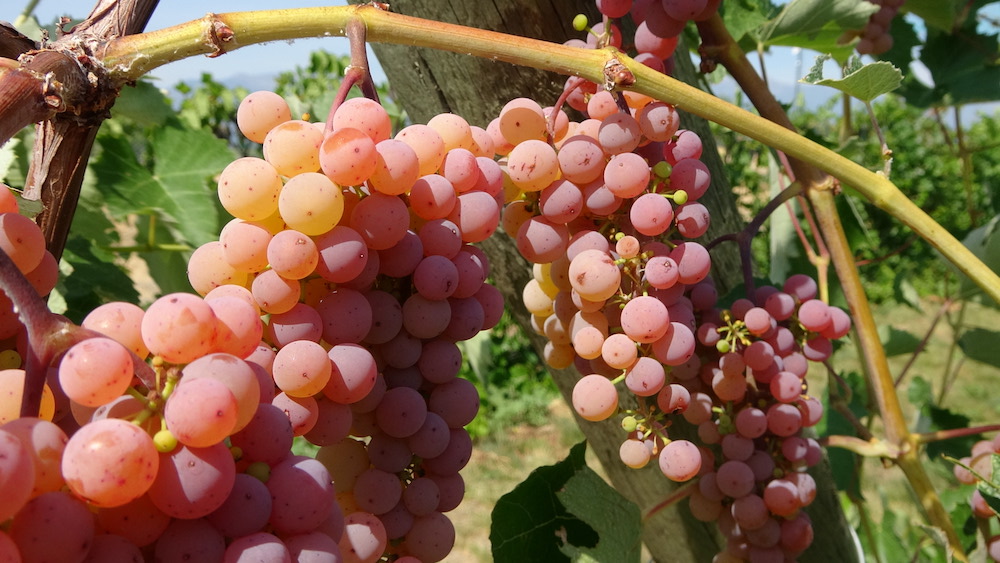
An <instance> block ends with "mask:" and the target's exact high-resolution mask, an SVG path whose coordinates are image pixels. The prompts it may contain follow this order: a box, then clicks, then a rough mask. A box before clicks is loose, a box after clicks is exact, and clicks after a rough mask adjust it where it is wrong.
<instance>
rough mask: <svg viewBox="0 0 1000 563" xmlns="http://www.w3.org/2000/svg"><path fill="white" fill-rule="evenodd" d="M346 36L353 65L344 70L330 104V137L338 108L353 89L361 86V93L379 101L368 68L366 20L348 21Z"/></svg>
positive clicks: (354, 19) (328, 125)
mask: <svg viewBox="0 0 1000 563" xmlns="http://www.w3.org/2000/svg"><path fill="white" fill-rule="evenodd" d="M346 34H347V38H348V39H349V40H350V42H351V64H350V65H348V66H347V68H346V69H344V78H343V79H342V80H341V81H340V88H339V89H338V90H337V95H336V96H334V98H333V103H331V104H330V113H329V114H328V115H327V117H326V128H325V130H324V135H329V134H330V133H332V132H333V115H334V114H335V113H337V108H339V107H340V105H341V104H343V103H344V100H346V99H347V95H348V94H349V93H350V91H351V88H353V87H354V86H355V85H358V86H360V88H361V92H362V93H363V94H364V95H365V97H366V98H368V99H371V100H374V101H376V102H378V101H379V99H378V92H377V91H376V90H375V82H374V80H373V79H372V74H371V71H370V70H369V66H368V50H367V48H366V45H367V42H366V39H365V36H366V35H367V30H366V29H365V22H364V20H362V19H360V18H352V19H350V20H348V21H347V26H346ZM380 103H381V102H380Z"/></svg>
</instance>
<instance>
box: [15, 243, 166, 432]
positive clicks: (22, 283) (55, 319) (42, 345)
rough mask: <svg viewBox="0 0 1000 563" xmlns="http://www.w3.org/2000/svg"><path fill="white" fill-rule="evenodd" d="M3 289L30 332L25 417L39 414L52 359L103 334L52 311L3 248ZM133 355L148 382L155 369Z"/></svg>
mask: <svg viewBox="0 0 1000 563" xmlns="http://www.w3.org/2000/svg"><path fill="white" fill-rule="evenodd" d="M0 291H3V293H5V294H6V295H7V297H8V298H9V299H10V300H11V302H12V303H13V304H14V311H15V312H16V313H17V316H18V320H20V321H21V324H23V325H24V328H25V330H26V331H27V335H28V346H27V349H26V350H25V358H24V372H25V373H24V391H23V393H22V395H21V411H20V416H22V417H26V416H27V417H35V416H38V413H39V408H40V406H41V403H42V390H43V388H44V387H45V378H46V375H47V372H48V369H49V366H50V365H51V364H52V362H53V360H55V359H57V358H59V357H60V356H61V355H62V354H63V352H65V351H66V350H67V349H68V348H69V347H70V346H72V345H74V344H76V343H77V342H82V341H84V340H87V339H88V338H94V337H98V336H103V335H102V334H100V333H98V332H96V331H93V330H89V329H86V328H82V327H79V326H76V325H75V324H73V323H72V322H70V320H69V319H67V318H66V317H63V316H62V315H57V314H55V313H53V312H52V311H49V308H48V305H46V304H45V301H44V300H42V298H41V296H39V295H38V292H36V291H35V288H34V287H33V286H32V285H31V282H29V281H28V280H27V278H25V277H24V274H22V273H21V271H20V270H19V269H18V268H17V265H15V264H14V261H13V260H11V259H10V256H8V255H7V253H6V252H4V251H3V250H2V249H0ZM131 354H132V364H133V366H134V369H135V375H136V376H137V377H139V379H140V380H142V381H143V383H144V384H146V385H148V384H149V382H150V381H152V370H150V369H149V366H148V365H146V363H145V362H144V361H143V360H142V359H141V358H139V357H138V356H136V355H135V353H134V352H131Z"/></svg>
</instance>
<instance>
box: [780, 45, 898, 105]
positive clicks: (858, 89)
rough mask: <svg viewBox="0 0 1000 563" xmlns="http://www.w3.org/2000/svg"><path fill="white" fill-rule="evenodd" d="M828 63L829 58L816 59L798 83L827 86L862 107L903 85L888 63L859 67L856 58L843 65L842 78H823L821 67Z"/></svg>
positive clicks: (822, 56) (879, 62)
mask: <svg viewBox="0 0 1000 563" xmlns="http://www.w3.org/2000/svg"><path fill="white" fill-rule="evenodd" d="M829 59H830V55H820V56H818V57H816V63H815V64H814V65H813V67H812V69H811V70H810V71H809V74H807V75H806V76H805V77H804V78H802V79H801V80H799V82H804V83H806V84H816V85H819V86H829V87H831V88H835V89H837V90H840V91H841V92H844V93H845V94H847V95H849V96H853V97H855V98H857V99H859V100H861V101H863V102H865V103H868V102H871V101H872V100H874V99H875V98H877V97H879V96H881V95H882V94H887V93H889V92H892V91H893V90H895V89H896V88H899V85H900V84H901V83H902V82H903V73H902V72H900V70H899V69H898V68H896V67H894V66H892V64H891V63H887V62H885V61H877V62H874V63H868V64H865V65H863V64H861V59H858V58H857V57H851V59H850V60H849V61H848V62H847V66H846V67H844V77H843V78H823V63H824V62H826V61H827V60H829Z"/></svg>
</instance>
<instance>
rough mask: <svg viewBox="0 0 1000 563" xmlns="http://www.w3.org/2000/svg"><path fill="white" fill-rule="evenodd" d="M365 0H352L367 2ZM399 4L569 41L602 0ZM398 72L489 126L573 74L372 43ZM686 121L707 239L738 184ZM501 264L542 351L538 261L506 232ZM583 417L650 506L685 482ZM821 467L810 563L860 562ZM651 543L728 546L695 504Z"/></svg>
mask: <svg viewBox="0 0 1000 563" xmlns="http://www.w3.org/2000/svg"><path fill="white" fill-rule="evenodd" d="M360 1H361V0H350V2H352V3H360ZM391 8H392V10H393V11H394V12H397V13H402V14H406V15H411V16H418V17H423V18H428V19H434V20H438V21H445V22H450V23H458V24H462V25H469V26H473V27H479V28H485V29H491V30H495V31H501V32H505V33H511V34H516V35H522V36H527V37H532V38H536V39H545V40H548V41H553V42H563V41H566V40H567V39H569V38H572V37H579V36H580V34H579V33H578V32H576V31H575V30H573V29H572V27H571V25H570V23H571V22H572V19H573V16H575V15H576V14H577V13H585V14H587V15H588V17H589V18H590V21H598V20H599V14H597V12H596V9H595V5H594V3H593V2H592V1H589V0H550V1H547V2H536V1H533V0H493V1H487V2H458V3H455V2H439V1H435V0H395V1H394V2H392V3H391ZM372 48H373V50H374V51H375V54H376V56H377V57H378V60H379V62H380V63H381V65H382V68H383V69H384V70H385V72H386V75H387V77H388V79H389V87H390V91H391V93H392V95H393V97H394V100H395V101H396V102H397V103H399V104H401V105H402V106H403V107H404V108H405V109H406V111H407V113H408V114H409V116H410V117H411V118H412V119H413V120H414V121H416V122H421V123H426V122H427V120H429V119H430V118H431V117H433V116H434V115H437V114H439V113H445V112H451V113H456V114H459V115H461V116H462V117H464V118H466V119H467V120H468V121H469V122H470V123H472V124H474V125H479V126H480V127H485V126H486V125H487V124H488V123H489V122H490V120H492V119H493V118H494V117H496V116H497V115H498V114H499V112H500V109H501V108H502V107H503V105H504V104H505V103H506V102H507V101H509V100H511V99H513V98H516V97H519V96H527V97H531V98H533V99H535V100H537V101H538V102H539V103H541V104H542V105H543V106H544V105H550V104H551V103H552V102H554V101H555V100H556V99H557V98H558V96H559V93H560V92H561V91H562V87H563V84H564V83H565V80H566V77H564V76H559V75H555V74H551V73H545V72H541V71H537V70H534V69H530V68H523V67H517V66H514V65H508V64H505V63H498V62H494V61H489V60H485V59H478V58H474V57H468V56H464V55H458V54H454V53H449V52H444V51H436V50H433V49H424V48H414V47H408V46H402V45H384V44H376V45H373V46H372ZM678 54H679V55H680V56H678V57H676V58H677V59H678V61H677V71H676V73H675V76H676V77H678V78H680V79H682V80H685V81H687V82H689V83H695V81H694V77H695V69H694V67H693V66H692V64H691V61H690V58H689V56H688V54H687V52H686V51H684V50H683V49H678ZM681 119H682V127H684V128H686V129H691V130H693V131H695V132H697V133H698V135H699V136H700V137H701V139H702V141H703V143H704V152H703V155H702V160H703V161H704V162H705V164H707V165H708V167H709V169H710V170H711V171H712V187H711V189H710V190H709V191H708V193H707V194H706V195H705V196H704V197H703V198H702V199H701V200H700V201H701V202H702V203H703V204H705V205H706V206H707V207H708V208H709V209H710V211H711V213H712V225H711V229H710V230H709V232H708V234H707V235H706V236H705V237H704V240H711V239H713V238H715V237H716V236H718V235H720V234H724V233H730V232H735V231H738V230H739V229H741V228H742V226H743V221H742V220H741V219H740V217H739V215H738V213H737V211H736V207H735V199H734V197H733V195H732V193H731V191H730V188H729V185H728V179H727V178H726V176H725V172H724V169H723V166H722V161H721V159H720V157H719V152H718V150H717V148H716V145H715V141H714V139H713V137H712V135H711V133H710V131H709V127H708V123H707V122H706V121H704V120H702V119H700V118H697V117H695V116H691V115H686V114H682V116H681ZM734 246H735V245H722V246H720V247H716V249H714V250H713V252H712V261H713V278H714V279H715V281H716V286H717V287H718V289H719V292H720V294H725V293H726V292H728V290H729V289H731V288H732V287H733V286H735V285H738V284H739V283H741V281H742V277H741V274H740V262H739V256H738V254H737V252H736V249H735V248H734ZM482 247H483V248H484V250H485V251H486V252H487V254H488V255H489V257H490V261H491V264H492V268H491V269H492V272H493V273H492V283H494V284H495V285H496V286H497V287H498V288H499V289H500V291H501V292H502V293H503V295H504V298H505V300H506V303H507V304H508V310H509V311H510V312H511V313H512V314H513V315H514V317H515V319H516V320H517V321H518V323H519V324H520V325H521V326H522V327H524V328H525V330H526V332H528V333H529V334H531V335H532V336H533V343H534V345H535V347H536V349H537V350H538V351H539V354H540V355H541V348H542V346H543V345H544V339H543V338H542V337H540V336H538V335H535V334H534V331H532V330H531V329H530V328H529V327H530V322H529V315H528V313H527V312H526V311H525V309H524V307H523V304H522V302H521V289H522V288H523V287H524V284H525V283H526V282H527V281H528V280H529V279H530V278H531V267H530V264H528V263H527V262H526V261H525V260H524V259H523V258H522V257H521V256H520V254H519V253H518V251H517V249H516V248H515V246H514V243H513V240H512V239H511V238H510V237H507V236H505V235H502V234H498V235H497V236H494V237H492V238H490V239H489V240H486V241H484V242H483V243H482ZM550 373H551V374H552V377H553V378H554V380H555V382H556V384H557V385H558V387H559V389H560V391H561V392H562V394H563V396H564V397H565V398H566V399H567V400H569V397H570V396H571V393H572V389H573V385H574V384H575V382H576V381H577V379H579V377H580V375H579V373H578V372H576V371H575V370H572V369H571V370H550ZM577 421H578V423H579V425H580V428H581V429H582V431H583V433H584V434H585V436H586V437H587V441H588V442H589V444H590V447H591V448H593V450H594V452H595V453H596V454H597V457H598V458H599V459H600V461H601V463H602V465H603V466H604V469H605V471H606V473H607V475H608V476H609V478H610V480H611V482H612V484H613V485H614V486H615V488H616V489H618V490H619V491H620V492H621V493H622V494H623V495H625V497H626V498H629V499H630V500H632V501H633V502H635V503H636V504H637V505H638V506H639V507H640V509H641V510H642V511H643V512H644V513H645V512H646V511H647V510H648V509H650V508H651V507H653V506H656V505H657V504H659V503H660V502H661V501H662V500H663V499H665V498H666V497H668V496H669V495H670V494H671V493H672V492H673V491H674V490H675V489H676V485H675V484H674V483H672V482H671V481H669V480H668V479H666V478H665V477H664V476H663V475H662V473H660V471H659V469H658V468H657V467H655V466H656V464H655V463H651V464H650V466H647V467H646V468H644V469H641V470H634V469H630V468H628V467H626V466H624V465H623V464H622V463H621V461H620V460H619V458H618V447H619V445H620V444H621V442H622V439H623V432H622V430H621V427H620V425H619V424H618V421H617V419H612V420H610V421H605V422H603V423H593V422H586V421H583V420H582V419H579V418H578V420H577ZM816 469H817V471H815V472H814V475H816V477H817V478H816V481H817V483H818V484H819V487H820V491H819V494H818V495H817V499H816V501H815V502H814V504H813V505H812V507H811V508H810V510H809V512H810V515H811V517H812V519H813V522H814V526H815V528H816V530H820V531H822V533H817V535H816V540H815V542H814V544H813V547H812V548H811V549H810V550H809V551H808V552H807V553H806V554H805V556H804V557H803V558H802V560H803V561H807V560H808V561H843V562H849V561H856V560H857V554H856V553H855V551H854V547H853V545H854V544H853V541H852V539H851V536H850V534H851V530H850V527H849V526H848V525H847V523H846V520H845V518H844V515H843V512H842V511H841V509H840V505H839V502H838V497H837V494H836V490H835V488H834V485H833V480H832V478H831V477H830V475H829V466H828V465H827V464H825V463H824V464H822V466H821V467H818V468H816ZM643 541H644V542H645V544H646V546H647V548H648V549H649V551H650V553H651V554H652V555H653V557H654V559H655V560H657V561H660V562H663V563H667V562H686V561H691V562H704V561H711V560H712V557H713V556H714V555H715V554H716V553H717V552H718V551H719V550H720V549H721V548H722V547H723V541H722V540H721V538H720V536H719V534H718V533H717V531H716V529H715V525H714V524H708V525H706V524H703V523H701V522H698V521H697V520H695V519H694V518H693V517H692V516H691V515H690V512H689V511H688V509H687V503H684V502H682V503H679V505H675V506H674V507H672V508H669V509H666V510H663V511H660V512H659V513H658V514H657V515H656V516H654V517H653V518H651V519H650V520H648V521H647V522H646V523H645V525H644V530H643Z"/></svg>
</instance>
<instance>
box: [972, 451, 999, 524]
mask: <svg viewBox="0 0 1000 563" xmlns="http://www.w3.org/2000/svg"><path fill="white" fill-rule="evenodd" d="M990 467H991V469H992V470H993V473H992V475H994V476H998V475H1000V455H997V454H991V455H990ZM984 477H985V475H984ZM976 488H977V489H979V494H981V495H983V500H985V501H986V504H988V505H990V508H992V509H993V510H995V511H997V512H1000V487H998V486H997V484H996V483H994V482H993V481H992V479H982V480H980V481H979V482H977V483H976Z"/></svg>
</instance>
